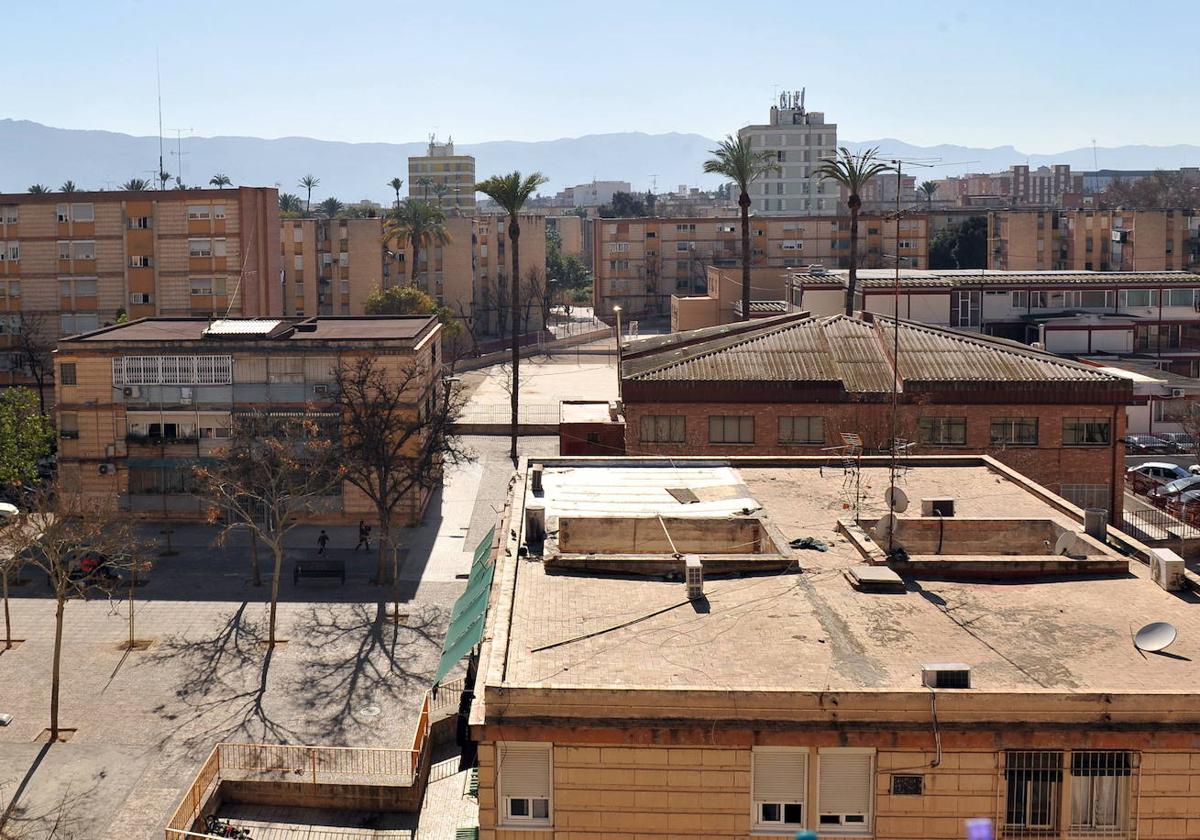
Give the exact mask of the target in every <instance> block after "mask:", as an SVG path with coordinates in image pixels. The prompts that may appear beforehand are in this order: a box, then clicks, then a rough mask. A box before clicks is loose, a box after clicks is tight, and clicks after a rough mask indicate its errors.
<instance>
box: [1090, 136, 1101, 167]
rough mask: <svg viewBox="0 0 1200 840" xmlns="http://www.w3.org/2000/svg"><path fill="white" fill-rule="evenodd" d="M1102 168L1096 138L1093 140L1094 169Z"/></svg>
mask: <svg viewBox="0 0 1200 840" xmlns="http://www.w3.org/2000/svg"><path fill="white" fill-rule="evenodd" d="M1099 168H1100V158H1099V157H1098V156H1097V155H1096V138H1095V137H1093V138H1092V169H1099Z"/></svg>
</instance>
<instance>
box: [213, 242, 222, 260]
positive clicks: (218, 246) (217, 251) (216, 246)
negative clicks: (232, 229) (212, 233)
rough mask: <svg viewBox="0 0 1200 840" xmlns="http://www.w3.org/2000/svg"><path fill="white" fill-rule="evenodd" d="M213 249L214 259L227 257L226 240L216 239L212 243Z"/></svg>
mask: <svg viewBox="0 0 1200 840" xmlns="http://www.w3.org/2000/svg"><path fill="white" fill-rule="evenodd" d="M212 247H213V256H214V257H223V256H225V240H224V239H214V240H213V241H212Z"/></svg>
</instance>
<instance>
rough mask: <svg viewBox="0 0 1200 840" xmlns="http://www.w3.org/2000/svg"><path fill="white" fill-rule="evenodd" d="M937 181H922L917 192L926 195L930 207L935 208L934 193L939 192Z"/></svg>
mask: <svg viewBox="0 0 1200 840" xmlns="http://www.w3.org/2000/svg"><path fill="white" fill-rule="evenodd" d="M937 188H938V185H937V181H922V182H921V186H919V187H917V192H919V193H921V195H923V196H925V202H926V204H927V205H928V206H929V208H930V209H932V208H933V194H934V193H935V192H937Z"/></svg>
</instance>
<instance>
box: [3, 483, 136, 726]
mask: <svg viewBox="0 0 1200 840" xmlns="http://www.w3.org/2000/svg"><path fill="white" fill-rule="evenodd" d="M28 509H29V510H30V511H31V513H28V514H26V515H24V516H22V517H21V520H20V521H19V522H18V523H16V524H15V525H12V526H10V527H8V528H6V529H4V530H3V531H0V553H4V554H8V555H10V556H11V557H12V558H13V560H12V561H11V563H12V564H13V565H14V566H18V567H25V568H29V569H33V570H37V571H40V572H41V573H43V574H45V575H46V580H47V582H48V583H49V585H50V590H51V593H52V594H53V597H54V601H55V610H54V653H53V659H52V665H51V677H50V743H54V742H55V741H57V740H58V738H59V733H60V723H59V690H60V687H61V684H62V641H63V616H64V614H65V612H66V608H67V602H68V601H70V599H71V598H75V597H79V598H86V597H87V596H88V595H92V594H97V593H104V594H106V595H107V596H108V597H112V596H113V595H114V594H115V592H116V590H117V589H118V588H119V587H120V586H121V585H123V584H124V583H127V581H126V580H124V579H123V578H122V576H121V570H126V571H128V570H129V569H131V568H134V567H135V566H140V565H142V564H143V563H144V562H145V559H144V557H143V555H144V549H143V547H142V545H141V543H140V541H139V540H138V539H137V536H136V534H135V533H134V532H133V529H132V527H131V523H130V519H129V517H127V516H119V515H117V512H116V511H114V510H112V509H111V508H109V507H107V506H104V505H102V504H98V503H94V502H90V501H89V500H85V499H84V498H83V497H82V496H81V495H80V494H79V493H78V492H76V491H74V490H70V489H67V488H65V487H63V486H61V484H60V485H59V486H58V487H51V488H47V489H44V490H42V491H40V492H39V493H38V494H37V495H36V497H35V498H33V499H31V502H30V504H29V505H28Z"/></svg>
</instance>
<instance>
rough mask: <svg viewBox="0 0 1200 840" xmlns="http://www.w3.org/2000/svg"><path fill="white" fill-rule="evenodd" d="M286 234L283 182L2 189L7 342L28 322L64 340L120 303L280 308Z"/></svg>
mask: <svg viewBox="0 0 1200 840" xmlns="http://www.w3.org/2000/svg"><path fill="white" fill-rule="evenodd" d="M278 236H279V201H278V195H277V191H276V190H275V189H273V188H258V187H239V188H237V189H230V190H170V191H161V192H160V191H148V192H76V193H70V194H61V193H48V194H41V195H33V194H27V193H19V194H9V195H0V316H2V317H0V348H2V347H5V346H10V345H11V343H12V341H13V338H12V334H13V333H14V332H16V331H17V330H20V329H21V325H22V322H26V323H30V324H37V323H40V325H41V327H42V330H43V332H44V333H45V336H44V339H45V341H46V342H47V343H49V344H50V345H53V340H54V339H56V338H57V337H58V336H60V335H72V334H75V333H79V332H87V331H90V330H95V329H96V328H98V327H99V326H100V325H101V324H104V323H111V322H113V321H114V320H115V319H116V318H117V315H118V314H119V313H121V312H124V313H126V314H127V315H128V316H129V317H130V318H140V317H145V316H153V315H171V316H179V315H214V314H216V315H226V314H230V315H248V316H254V315H269V314H275V313H278V312H280V311H282V301H281V294H280V287H279V281H278V277H279V262H278V259H279V256H278V255H279V244H278V242H277V240H276V237H278ZM23 381H24V380H23V379H22V377H21V374H20V373H19V372H14V371H12V370H11V363H10V360H9V355H8V354H7V353H3V352H0V385H5V384H13V383H16V382H23Z"/></svg>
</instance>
